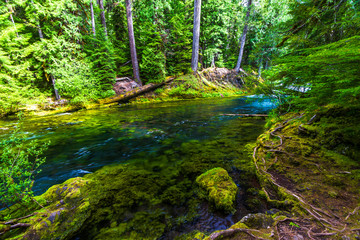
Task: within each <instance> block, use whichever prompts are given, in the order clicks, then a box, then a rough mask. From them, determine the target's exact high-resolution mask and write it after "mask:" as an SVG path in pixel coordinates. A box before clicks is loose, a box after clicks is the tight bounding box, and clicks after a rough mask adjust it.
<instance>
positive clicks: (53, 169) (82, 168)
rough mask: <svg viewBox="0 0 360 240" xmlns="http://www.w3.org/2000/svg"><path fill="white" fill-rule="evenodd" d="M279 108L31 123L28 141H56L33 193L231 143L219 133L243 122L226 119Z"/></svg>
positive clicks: (195, 105)
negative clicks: (174, 152) (187, 146)
mask: <svg viewBox="0 0 360 240" xmlns="http://www.w3.org/2000/svg"><path fill="white" fill-rule="evenodd" d="M249 99H251V100H252V101H249ZM274 106H275V105H274V104H273V103H272V102H271V101H270V100H269V99H266V98H257V97H248V98H236V99H234V98H225V99H211V100H196V101H183V102H170V103H157V104H143V105H138V106H132V105H130V106H119V107H112V108H102V109H97V110H85V111H78V112H74V113H62V114H57V115H54V116H47V117H31V118H30V117H29V118H27V119H25V120H24V122H23V127H22V131H24V132H25V133H26V135H27V137H28V139H39V140H40V141H47V140H50V141H51V145H50V147H49V149H48V151H47V152H46V156H47V161H46V163H45V164H44V165H43V166H42V167H41V169H42V172H41V173H40V174H38V175H37V176H36V181H35V185H34V188H33V190H34V192H35V194H41V193H43V192H45V191H46V189H48V188H49V187H50V186H52V185H54V184H58V183H62V182H63V181H65V180H67V179H69V178H72V177H77V176H82V175H84V174H86V173H90V172H94V171H96V170H97V169H99V168H100V167H102V166H104V165H109V164H118V163H127V162H131V161H139V159H143V160H144V162H148V161H149V160H148V159H146V158H149V157H150V156H151V158H154V156H156V155H159V154H162V153H163V152H164V151H166V150H171V149H172V148H176V147H177V146H179V145H180V144H181V143H184V142H189V141H191V140H198V141H203V140H209V139H219V138H223V137H226V136H222V134H223V133H222V132H221V131H220V130H221V129H222V128H224V127H225V128H226V126H227V125H230V123H231V121H234V120H235V121H238V120H237V119H238V117H234V116H223V115H222V114H229V113H230V114H231V113H253V114H255V113H266V112H268V111H269V110H270V109H272V108H274ZM262 125H263V121H261V122H259V123H258V124H257V125H256V126H257V128H258V129H253V131H254V132H259V131H261V129H262ZM0 126H1V127H2V128H3V129H6V128H9V129H12V128H13V127H14V126H16V122H15V121H10V120H8V121H2V122H0ZM252 128H254V126H252ZM250 131H251V129H250ZM1 133H3V135H2V137H6V135H7V134H8V131H6V130H2V131H1V130H0V134H1ZM239 137H240V138H241V135H240V136H239ZM244 137H245V136H244ZM253 138H254V137H253ZM255 139H256V138H255ZM255 139H252V140H255ZM150 165H151V164H150ZM151 167H154V165H151ZM155 167H156V166H155ZM162 167H164V166H162ZM165 167H166V166H165Z"/></svg>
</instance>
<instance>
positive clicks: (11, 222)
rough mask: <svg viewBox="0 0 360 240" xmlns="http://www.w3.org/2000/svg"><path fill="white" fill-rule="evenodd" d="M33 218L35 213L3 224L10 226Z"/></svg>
mask: <svg viewBox="0 0 360 240" xmlns="http://www.w3.org/2000/svg"><path fill="white" fill-rule="evenodd" d="M32 216H34V213H32V214H29V215H27V216H24V217H20V218H16V219H12V220H10V221H8V222H5V223H3V224H5V225H10V224H13V223H15V222H18V221H20V220H23V219H26V218H29V217H32Z"/></svg>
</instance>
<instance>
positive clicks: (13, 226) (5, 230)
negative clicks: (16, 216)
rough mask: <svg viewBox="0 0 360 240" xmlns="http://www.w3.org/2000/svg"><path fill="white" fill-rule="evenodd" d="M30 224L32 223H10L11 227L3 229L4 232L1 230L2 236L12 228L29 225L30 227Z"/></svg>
mask: <svg viewBox="0 0 360 240" xmlns="http://www.w3.org/2000/svg"><path fill="white" fill-rule="evenodd" d="M30 226H31V224H28V223H16V224H14V225H10V226H9V227H7V228H4V229H2V232H0V236H1V235H3V234H5V233H6V232H8V231H10V230H12V229H16V228H27V227H30Z"/></svg>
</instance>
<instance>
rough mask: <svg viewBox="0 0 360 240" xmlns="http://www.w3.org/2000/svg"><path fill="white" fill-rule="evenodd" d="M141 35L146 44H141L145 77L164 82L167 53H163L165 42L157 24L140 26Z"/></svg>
mask: <svg viewBox="0 0 360 240" xmlns="http://www.w3.org/2000/svg"><path fill="white" fill-rule="evenodd" d="M140 31H141V35H139V38H138V39H139V40H140V42H141V43H146V44H144V45H139V47H138V49H139V51H140V52H141V55H140V56H141V60H140V63H139V64H140V69H141V75H142V78H143V79H146V80H148V82H162V81H164V79H165V74H166V70H165V55H164V53H163V43H162V39H161V36H160V32H157V31H156V26H155V25H153V24H151V23H145V24H143V26H142V27H141V28H140Z"/></svg>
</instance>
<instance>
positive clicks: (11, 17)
mask: <svg viewBox="0 0 360 240" xmlns="http://www.w3.org/2000/svg"><path fill="white" fill-rule="evenodd" d="M5 2H6V3H7V4H8V3H9V1H8V0H5ZM8 9H9V11H10V20H11V22H12V24H13V25H14V28H15V33H16V36H17V37H18V38H19V34H18V32H17V29H16V25H15V21H14V18H13V16H12V12H13V10H12V7H11V5H8Z"/></svg>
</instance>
